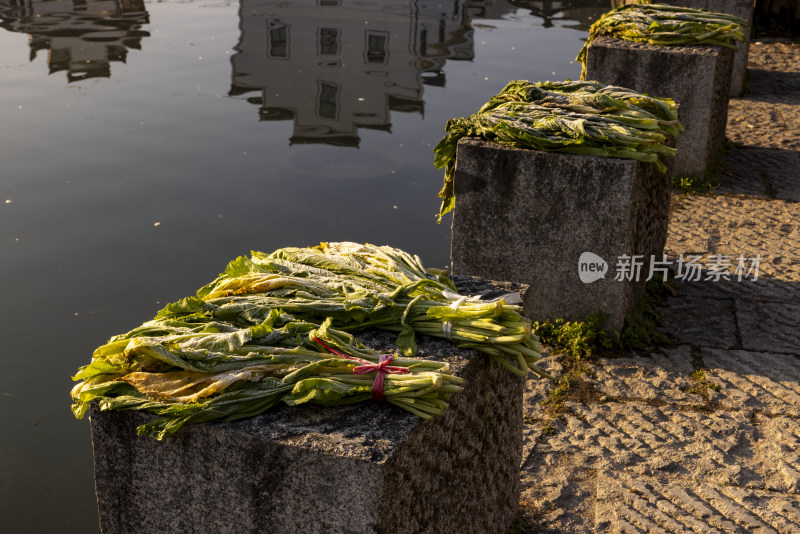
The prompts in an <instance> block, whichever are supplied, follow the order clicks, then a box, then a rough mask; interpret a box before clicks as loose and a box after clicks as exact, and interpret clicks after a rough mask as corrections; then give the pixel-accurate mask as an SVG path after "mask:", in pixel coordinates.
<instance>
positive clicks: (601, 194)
mask: <svg viewBox="0 0 800 534" xmlns="http://www.w3.org/2000/svg"><path fill="white" fill-rule="evenodd" d="M670 189H671V181H670V178H669V175H668V174H662V173H659V172H658V170H657V169H656V167H655V165H653V164H652V163H643V162H637V161H634V160H627V159H619V158H601V157H595V156H584V155H573V154H557V153H553V152H541V151H536V150H523V149H516V148H509V147H506V146H503V145H499V144H496V143H492V142H488V141H482V140H478V139H462V140H461V141H459V144H458V153H457V157H456V169H455V199H456V204H455V210H454V213H453V229H452V245H451V267H452V269H453V272H454V273H456V274H470V275H474V276H480V277H483V278H490V279H503V280H512V281H515V282H521V283H524V284H527V285H529V286H530V291H529V292H528V295H529V297H528V300H527V301H526V303H525V313H526V315H527V316H528V317H530V318H532V319H535V320H541V319H546V318H551V319H556V318H564V319H567V320H583V319H585V318H586V316H587V315H589V314H590V313H592V312H594V311H596V310H600V311H601V312H603V313H606V314H608V319H607V321H606V323H605V327H606V328H607V329H617V330H619V329H621V328H622V326H623V324H624V321H625V317H626V315H627V314H628V313H629V312H630V310H631V309H632V308H633V306H634V304H635V303H636V301H637V300H638V299H639V298H640V297H641V295H642V294H643V292H644V286H645V283H646V279H647V277H648V275H649V265H650V260H651V256H654V257H655V258H654V259H655V260H658V261H661V260H662V254H663V250H664V243H665V242H666V237H667V224H668V222H669V199H670ZM585 253H589V254H585ZM634 256H635V258H634ZM626 257H628V258H629V259H630V261H629V262H628V263H629V264H630V267H631V269H627V268H626V267H625V263H626V259H625V258H626ZM636 265H639V270H640V272H638V273H636V272H634V271H635V269H636ZM618 278H619V279H618Z"/></svg>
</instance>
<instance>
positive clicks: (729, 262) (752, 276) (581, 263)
mask: <svg viewBox="0 0 800 534" xmlns="http://www.w3.org/2000/svg"><path fill="white" fill-rule="evenodd" d="M703 258H704V256H702V255H694V254H689V255H686V256H684V255H683V254H681V255H679V256H678V259H677V260H675V261H671V260H669V259H667V256H666V255H664V256H662V257H661V259H657V258H656V256H650V258H649V260H647V261H646V260H645V256H644V255H630V256H629V255H627V254H623V255H621V256H618V257H617V263H616V264H615V266H614V273H615V274H614V280H616V281H617V282H622V281H624V280H629V281H633V282H638V281H639V280H641V277H642V276H644V275H645V274H646V276H647V277H646V278H645V281H650V280H652V278H653V277H654V276H655V275H656V274H660V275H661V276H662V277H663V279H664V280H666V279H667V276H668V274H669V272H670V271H672V273H673V278H674V279H676V280H684V281H687V282H699V281H701V280H704V281H711V282H719V281H720V280H736V281H738V282H741V281H742V280H748V279H749V280H751V281H753V282H755V281H756V280H758V268H759V265H760V264H761V254H756V256H755V257H754V258H748V257H745V256H744V254H739V255H738V256H736V257H734V256H733V255H725V254H710V255H709V256H708V257H707V258H706V261H705V263H704V262H703V261H702V260H703ZM607 273H608V262H606V260H604V259H603V258H601V257H600V256H598V255H597V254H595V253H594V252H584V253H582V254H581V256H580V258H578V277H580V279H581V282H583V283H584V284H591V283H592V282H596V281H597V280H600V279H602V278H605V277H606V274H607Z"/></svg>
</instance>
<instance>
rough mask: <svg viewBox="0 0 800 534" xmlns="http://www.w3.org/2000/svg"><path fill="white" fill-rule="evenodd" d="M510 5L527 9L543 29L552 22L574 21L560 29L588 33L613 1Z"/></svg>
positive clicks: (517, 1)
mask: <svg viewBox="0 0 800 534" xmlns="http://www.w3.org/2000/svg"><path fill="white" fill-rule="evenodd" d="M509 1H510V2H511V4H513V5H515V6H518V7H522V8H525V9H528V10H529V11H530V13H531V15H533V16H535V17H540V18H542V19H544V27H545V28H550V27H552V26H553V21H554V20H559V21H565V20H570V21H574V23H572V24H564V25H563V26H562V27H565V28H573V29H576V30H581V31H589V27H590V26H591V25H592V23H593V22H594V21H595V20H597V19H599V18H600V16H601V15H602V14H603V13H605V12H606V11H609V10H610V7H609V6H610V5H612V4H613V3H614V0H611V1H610V3H609V0H599V1H598V0H509Z"/></svg>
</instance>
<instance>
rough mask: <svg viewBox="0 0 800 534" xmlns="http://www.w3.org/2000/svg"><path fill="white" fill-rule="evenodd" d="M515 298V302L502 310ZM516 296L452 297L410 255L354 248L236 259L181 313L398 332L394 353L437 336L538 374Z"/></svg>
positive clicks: (535, 349) (329, 246) (441, 278)
mask: <svg viewBox="0 0 800 534" xmlns="http://www.w3.org/2000/svg"><path fill="white" fill-rule="evenodd" d="M511 299H514V301H513V302H510V300H511ZM520 303H521V301H520V300H519V295H518V294H514V295H508V296H506V298H501V299H497V300H495V301H492V302H484V301H480V299H478V298H474V297H472V298H470V297H465V296H462V295H459V294H458V293H457V292H456V288H455V286H454V285H453V283H452V281H451V280H450V279H449V278H447V276H445V275H444V274H443V272H442V271H437V272H434V273H433V274H432V273H429V272H428V271H427V270H426V269H425V268H424V267H423V266H422V263H421V261H420V259H419V258H418V257H417V256H411V255H410V254H408V253H406V252H403V251H402V250H398V249H394V248H392V247H379V246H374V245H362V244H358V243H322V244H321V245H320V246H318V247H311V248H283V249H280V250H277V251H275V252H273V253H272V254H264V253H262V252H253V253H252V255H251V257H249V258H247V257H240V258H237V259H236V260H234V261H233V262H231V263H230V264H229V265H228V268H227V269H226V270H225V272H224V273H222V274H221V275H220V276H219V277H218V278H217V279H216V280H215V281H213V282H212V283H210V284H208V285H207V286H205V287H204V288H202V289H200V291H198V293H197V299H195V300H187V301H186V302H185V303H184V305H185V306H188V309H185V310H181V309H176V310H175V311H176V312H177V314H179V315H180V314H184V313H188V312H192V311H193V310H200V309H203V310H207V312H208V313H213V315H214V316H215V317H216V318H217V319H222V320H225V321H230V322H233V323H235V324H237V325H241V326H252V325H255V324H258V323H259V322H260V321H261V320H263V317H264V314H265V313H268V311H269V310H271V309H281V310H283V311H285V312H287V313H291V314H294V315H296V316H298V317H301V318H303V319H304V320H308V321H321V320H322V319H324V318H326V317H330V318H332V320H333V325H334V327H336V328H341V329H344V330H349V331H353V330H360V329H364V328H368V327H371V328H379V329H384V330H391V331H397V332H399V337H398V339H397V345H398V347H399V348H400V350H401V352H402V353H403V354H404V355H407V356H413V355H414V354H415V352H416V342H415V332H417V333H420V334H425V335H430V336H436V337H444V338H447V339H449V340H451V341H454V342H455V343H456V344H457V346H459V347H462V348H474V349H476V350H478V351H481V352H484V353H487V354H491V355H494V356H500V355H504V354H507V355H511V356H512V357H513V358H514V360H515V361H516V362H517V363H518V366H517V367H514V366H513V365H511V364H510V363H509V362H508V361H507V360H506V358H500V359H499V363H500V364H501V365H504V366H505V367H507V368H508V369H509V370H511V371H512V372H514V373H516V374H519V375H522V376H524V375H527V374H528V371H529V370H532V371H534V372H536V373H538V374H541V375H544V373H543V371H542V370H541V369H539V368H538V367H536V365H535V362H536V360H538V358H539V351H540V350H541V347H540V345H539V343H538V340H537V339H536V337H535V336H532V335H531V331H530V321H529V320H527V319H525V318H524V317H523V316H522V315H521V306H520V305H519V304H520Z"/></svg>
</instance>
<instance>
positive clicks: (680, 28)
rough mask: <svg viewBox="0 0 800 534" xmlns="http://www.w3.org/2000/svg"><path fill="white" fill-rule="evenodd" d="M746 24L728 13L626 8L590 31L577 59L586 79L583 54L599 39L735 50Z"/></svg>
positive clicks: (659, 6) (653, 6)
mask: <svg viewBox="0 0 800 534" xmlns="http://www.w3.org/2000/svg"><path fill="white" fill-rule="evenodd" d="M746 31H747V21H745V20H743V19H740V18H738V17H734V16H733V15H729V14H727V13H715V12H712V11H708V10H705V9H693V8H689V7H677V6H669V5H665V4H628V5H624V6H621V7H618V8H616V9H614V10H612V11H609V12H608V13H606V14H604V15H603V16H602V17H600V19H598V20H597V21H596V22H595V23H594V24H592V27H591V28H590V29H589V38H588V39H587V40H586V43H585V44H584V45H583V48H581V51H580V52H579V53H578V57H577V58H576V59H577V61H579V62H580V63H581V64H582V65H583V70H582V72H581V79H584V78H585V77H586V53H587V50H588V49H589V45H590V44H591V43H592V41H593V40H594V39H595V38H597V37H598V36H602V35H607V36H609V37H616V38H617V39H624V40H626V41H634V42H637V43H648V44H653V45H713V46H724V47H726V48H733V49H735V48H736V46H735V45H734V43H735V42H736V41H744V40H745V39H746V37H745V32H746Z"/></svg>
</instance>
